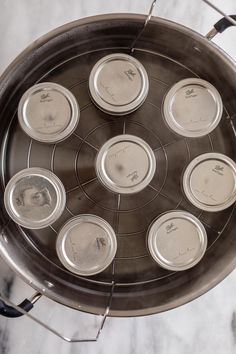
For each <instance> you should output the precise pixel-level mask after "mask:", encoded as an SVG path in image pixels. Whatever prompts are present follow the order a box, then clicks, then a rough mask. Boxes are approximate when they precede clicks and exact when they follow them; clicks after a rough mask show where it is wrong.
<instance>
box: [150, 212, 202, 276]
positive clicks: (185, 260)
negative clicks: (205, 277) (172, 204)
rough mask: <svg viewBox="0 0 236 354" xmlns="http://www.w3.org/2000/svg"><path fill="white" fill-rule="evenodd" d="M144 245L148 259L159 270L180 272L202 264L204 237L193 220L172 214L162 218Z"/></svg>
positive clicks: (191, 216)
mask: <svg viewBox="0 0 236 354" xmlns="http://www.w3.org/2000/svg"><path fill="white" fill-rule="evenodd" d="M147 243H148V249H149V251H150V253H151V256H152V257H153V259H154V260H155V261H156V262H157V263H158V264H159V265H160V266H161V267H163V268H166V269H169V270H173V271H181V270H186V269H189V268H192V267H193V266H195V265H196V264H197V263H198V262H199V261H200V260H201V258H202V257H203V255H204V253H205V251H206V247H207V234H206V230H205V228H204V226H203V225H202V223H201V222H200V221H199V220H198V219H197V218H196V217H195V216H193V215H192V214H190V213H188V212H186V211H182V210H177V211H176V210H175V211H169V212H167V213H164V214H162V215H161V216H159V217H158V218H157V219H156V220H155V221H154V222H153V223H152V224H151V226H150V228H149V231H148V239H147Z"/></svg>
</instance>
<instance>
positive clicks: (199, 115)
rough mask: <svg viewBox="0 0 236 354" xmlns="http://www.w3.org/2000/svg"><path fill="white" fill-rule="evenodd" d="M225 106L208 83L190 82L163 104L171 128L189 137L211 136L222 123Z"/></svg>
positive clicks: (180, 84) (172, 91) (176, 87)
mask: <svg viewBox="0 0 236 354" xmlns="http://www.w3.org/2000/svg"><path fill="white" fill-rule="evenodd" d="M222 112H223V103H222V99H221V96H220V94H219V92H218V91H217V90H216V88H215V87H214V86H213V85H211V84H210V83H209V82H207V81H205V80H202V79H198V78H190V79H184V80H181V81H179V82H178V83H176V84H175V85H174V86H173V87H172V88H171V89H170V91H169V92H168V93H167V95H166V97H165V100H164V117H165V120H166V122H167V124H168V126H169V127H170V128H171V129H172V130H173V131H174V132H176V133H177V134H180V135H183V136H186V137H192V138H195V137H201V136H204V135H206V134H209V133H210V132H211V131H212V130H214V129H215V128H216V127H217V125H218V124H219V122H220V119H221V116H222Z"/></svg>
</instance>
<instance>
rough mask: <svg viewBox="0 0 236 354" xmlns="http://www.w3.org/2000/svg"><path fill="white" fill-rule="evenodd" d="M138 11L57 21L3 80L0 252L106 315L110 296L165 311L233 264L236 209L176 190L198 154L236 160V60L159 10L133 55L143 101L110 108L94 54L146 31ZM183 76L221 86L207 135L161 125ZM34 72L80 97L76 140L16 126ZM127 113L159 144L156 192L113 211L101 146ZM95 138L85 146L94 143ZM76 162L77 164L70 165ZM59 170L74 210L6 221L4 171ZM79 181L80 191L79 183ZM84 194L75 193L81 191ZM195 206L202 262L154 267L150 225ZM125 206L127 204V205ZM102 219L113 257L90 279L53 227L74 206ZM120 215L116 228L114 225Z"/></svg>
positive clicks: (62, 296)
mask: <svg viewBox="0 0 236 354" xmlns="http://www.w3.org/2000/svg"><path fill="white" fill-rule="evenodd" d="M144 21H145V17H144V16H142V15H127V14H123V15H120V14H119V15H104V16H97V17H91V18H86V19H83V20H79V21H75V22H72V23H70V24H67V25H65V26H63V27H60V28H58V29H56V30H54V31H52V32H50V33H49V34H47V35H45V36H43V37H42V38H41V39H40V40H37V41H36V42H34V43H33V44H32V45H31V46H30V47H28V48H27V49H26V50H25V51H24V52H23V53H22V54H21V55H20V56H19V57H18V58H17V59H16V60H15V61H14V62H13V63H12V64H11V65H10V66H9V68H8V69H7V70H6V71H5V73H4V74H3V75H2V77H1V80H0V121H1V131H0V141H1V155H0V157H1V167H0V174H1V186H0V193H1V200H0V208H1V213H0V221H1V238H0V252H1V256H2V257H3V258H4V259H5V260H6V262H7V263H8V264H9V265H10V266H11V268H12V269H13V270H14V271H15V272H16V273H17V274H18V275H20V277H22V278H23V279H24V280H25V281H26V282H27V283H28V284H30V285H31V286H32V287H33V288H34V289H36V290H37V291H38V292H40V293H42V294H44V295H45V296H47V297H49V298H51V299H53V300H55V301H57V302H59V303H61V304H64V305H66V306H69V307H72V308H74V309H79V310H82V311H86V312H90V313H94V314H101V313H103V312H104V308H106V307H107V305H108V303H109V301H110V299H111V302H110V312H109V315H110V316H137V315H148V314H153V313H158V312H161V311H166V310H169V309H171V308H174V307H177V306H180V305H182V304H184V303H186V302H188V301H191V300H193V299H195V298H196V297H198V296H200V295H201V294H203V293H205V292H206V291H208V290H209V289H211V288H212V287H213V286H215V285H216V284H218V283H219V282H220V281H221V280H222V279H223V278H224V277H225V276H227V275H228V274H229V273H230V272H231V271H232V270H233V269H234V268H235V266H236V237H235V232H236V219H235V215H236V211H235V208H234V206H232V207H230V208H228V209H227V210H225V211H223V212H217V213H208V212H201V211H200V210H198V209H196V208H194V207H193V206H191V204H190V203H188V202H187V200H186V199H185V197H184V196H183V193H182V190H181V176H182V172H183V169H184V168H185V167H186V165H187V164H188V162H189V161H190V160H191V159H193V158H194V157H195V156H197V155H199V154H201V153H204V152H210V151H212V150H213V151H216V152H221V153H224V154H226V155H228V156H229V157H231V158H232V159H234V160H235V159H236V145H235V137H236V136H235V128H234V121H235V119H236V118H235V113H236V99H235V97H236V66H235V63H234V62H233V61H232V59H231V58H229V57H228V56H227V55H226V54H225V53H224V52H223V51H222V50H221V49H220V48H219V47H217V46H216V45H215V44H213V43H212V42H210V41H209V40H208V39H207V38H205V37H203V36H201V35H200V34H198V33H196V32H194V31H192V30H190V29H188V28H185V27H183V26H181V25H178V24H176V23H173V22H170V21H167V20H164V19H160V18H152V19H151V20H150V21H149V23H148V25H147V26H146V28H145V31H143V32H142V35H141V36H140V37H139V39H138V41H137V43H136V45H135V50H134V53H133V55H134V56H135V57H136V58H137V59H138V60H140V61H141V62H142V64H143V65H144V66H145V68H146V70H147V73H148V75H149V79H150V92H149V95H148V98H147V101H146V102H145V103H144V105H143V106H142V107H141V108H140V109H139V110H138V111H136V112H134V113H131V114H130V115H129V116H126V117H125V118H114V117H111V116H107V115H106V114H105V113H102V112H101V111H99V110H98V109H97V108H95V107H94V106H93V105H92V104H91V100H90V97H89V93H88V88H87V80H88V76H89V73H90V71H91V69H92V67H93V65H94V64H95V62H96V61H97V60H98V59H100V58H101V57H103V56H104V55H107V54H109V53H112V52H125V53H129V51H130V46H131V44H132V42H133V40H134V38H135V37H136V35H137V33H138V32H139V31H140V30H141V29H142V27H143V23H144ZM187 77H200V78H203V79H205V80H207V81H209V82H211V83H212V84H213V85H214V86H215V87H216V88H217V89H218V91H219V92H220V94H221V96H222V99H223V103H224V107H225V109H224V113H223V118H222V121H221V124H220V125H219V127H218V128H216V129H215V130H214V131H213V132H212V133H211V134H210V135H208V136H206V137H203V138H198V139H182V138H181V137H178V136H177V135H175V134H174V133H172V132H170V131H169V130H168V128H167V127H166V126H165V125H164V124H163V120H162V101H163V97H164V96H165V93H166V92H167V90H168V89H169V87H171V86H172V85H173V84H174V83H176V82H177V81H179V80H181V79H184V78H187ZM39 81H53V82H57V83H60V84H62V85H64V86H65V87H67V88H69V89H70V90H71V91H72V92H73V93H74V95H75V96H76V98H77V99H78V101H79V104H80V107H82V110H81V120H80V123H79V126H78V129H77V133H78V135H79V136H80V138H77V137H75V136H72V137H71V138H70V139H68V140H67V141H65V142H64V143H61V144H57V145H54V146H52V145H45V144H40V143H37V142H33V141H31V140H30V139H29V137H27V136H26V135H25V134H24V133H23V132H22V131H21V129H20V128H19V126H18V123H17V113H16V112H17V106H18V103H19V99H20V97H21V96H22V94H23V93H24V92H25V91H26V89H28V88H29V87H30V86H32V85H33V84H35V83H36V82H39ZM124 121H125V122H126V129H127V130H128V131H129V133H132V134H134V135H135V134H136V135H140V136H142V137H143V138H144V139H145V140H147V141H148V142H150V141H152V142H153V143H152V144H154V145H155V144H157V147H158V146H159V147H160V149H158V148H157V151H158V157H157V159H158V161H157V165H158V169H159V171H160V176H161V177H160V178H161V180H162V182H163V184H162V188H161V193H156V191H151V190H145V191H144V193H140V194H139V195H136V196H134V197H132V198H131V197H128V198H125V197H124V199H123V201H122V203H123V205H122V207H120V210H118V209H117V204H116V203H117V200H116V197H114V195H112V194H111V193H109V192H104V191H103V190H101V188H100V185H98V184H97V183H93V182H91V183H88V184H87V182H88V181H89V180H90V179H92V177H93V159H94V156H95V152H96V151H94V150H93V148H92V147H91V145H92V146H93V145H95V146H96V147H100V146H101V144H102V143H104V142H105V141H106V140H107V139H109V138H110V137H112V136H114V135H118V134H119V132H120V130H121V129H122V127H123V124H124ZM89 144H90V145H89ZM75 161H76V168H75V169H74V164H75ZM30 166H37V167H44V168H48V169H53V170H54V172H55V173H56V174H57V175H58V176H59V177H60V178H61V180H62V181H63V183H64V184H65V187H66V189H67V191H69V190H70V191H71V192H70V193H69V192H68V199H67V210H66V211H65V213H64V214H63V216H62V217H61V218H60V220H59V221H58V222H57V223H56V224H54V225H53V227H52V228H47V229H43V230H41V231H40V230H35V231H34V230H32V231H31V230H30V231H29V230H28V231H27V230H24V229H23V228H21V227H19V226H17V225H16V224H14V222H12V221H10V220H9V218H8V216H7V215H6V212H5V209H4V205H3V193H4V188H5V186H6V183H7V182H8V180H9V178H10V177H11V176H13V175H14V174H15V173H16V172H18V171H19V170H21V169H23V168H26V167H30ZM76 186H77V187H78V190H77V192H76V193H74V194H73V191H72V190H73V188H75V187H76ZM78 199H79V200H78ZM177 206H178V207H179V208H180V209H181V208H182V209H185V210H189V211H190V212H192V213H193V214H195V215H197V216H199V218H200V219H201V220H202V221H203V222H204V225H205V227H206V229H207V232H208V249H207V252H206V254H205V256H204V258H203V260H202V261H201V262H200V263H199V264H198V265H197V266H195V267H194V268H192V269H190V270H187V271H183V272H176V273H175V272H170V271H168V270H164V269H161V268H160V267H158V266H157V265H156V264H155V263H154V262H153V261H152V260H151V258H150V256H149V255H148V253H147V250H146V244H145V234H146V230H147V228H148V226H149V224H150V222H151V221H152V220H153V219H154V218H155V217H156V216H157V215H158V214H160V213H161V212H162V211H165V210H168V209H174V208H176V207H177ZM122 208H123V209H122ZM82 212H90V213H94V214H97V215H100V216H102V217H103V218H105V219H106V220H108V221H109V222H110V223H111V224H112V225H113V227H114V228H115V229H116V232H117V235H118V254H117V258H116V260H115V262H114V263H113V266H112V267H110V268H108V269H107V270H106V271H105V272H103V273H101V274H100V275H96V276H93V277H89V278H84V277H80V276H76V275H74V274H72V273H70V272H68V271H67V270H66V269H65V268H63V267H62V265H61V264H60V262H59V261H58V259H57V256H56V253H55V240H56V233H57V231H58V229H59V228H60V227H61V225H62V224H63V223H64V222H65V221H66V220H67V219H68V218H70V217H71V214H78V213H82ZM117 215H119V223H120V225H121V226H120V227H119V226H118V224H117Z"/></svg>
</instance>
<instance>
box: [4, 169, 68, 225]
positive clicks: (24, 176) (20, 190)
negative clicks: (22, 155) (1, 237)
mask: <svg viewBox="0 0 236 354" xmlns="http://www.w3.org/2000/svg"><path fill="white" fill-rule="evenodd" d="M4 203H5V208H6V210H7V212H8V214H9V216H10V217H11V219H12V220H14V221H15V222H16V223H17V224H19V225H21V226H23V227H25V228H28V229H42V228H44V227H47V226H49V225H51V224H52V223H54V222H55V221H56V220H57V219H58V218H59V217H60V215H61V214H62V212H63V210H64V208H65V204H66V193H65V189H64V186H63V184H62V182H61V181H60V180H59V178H58V177H57V176H56V175H55V174H54V173H52V172H51V171H48V170H46V169H43V168H35V167H32V168H27V169H24V170H22V171H20V172H18V173H17V174H16V175H14V176H13V177H12V178H11V180H10V181H9V182H8V184H7V186H6V189H5V193H4Z"/></svg>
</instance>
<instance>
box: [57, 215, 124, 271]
mask: <svg viewBox="0 0 236 354" xmlns="http://www.w3.org/2000/svg"><path fill="white" fill-rule="evenodd" d="M116 249H117V241H116V235H115V232H114V230H113V229H112V227H111V225H110V224H109V223H108V222H107V221H105V220H104V219H102V218H100V217H98V216H96V215H89V214H81V215H78V216H75V217H74V218H72V219H70V220H69V221H68V222H67V223H66V224H65V225H64V226H63V227H62V229H61V230H60V232H59V234H58V237H57V242H56V250H57V254H58V257H59V259H60V261H61V263H62V264H63V265H64V266H65V268H67V269H68V270H69V271H71V272H72V273H76V274H78V275H83V276H90V275H94V274H97V273H100V272H102V271H103V270H104V269H106V268H107V267H108V266H109V264H110V263H111V262H112V260H113V259H114V257H115V254H116Z"/></svg>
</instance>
